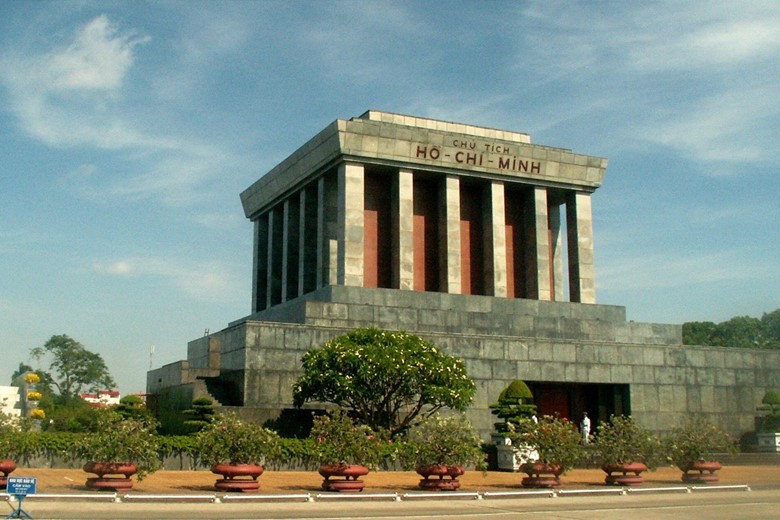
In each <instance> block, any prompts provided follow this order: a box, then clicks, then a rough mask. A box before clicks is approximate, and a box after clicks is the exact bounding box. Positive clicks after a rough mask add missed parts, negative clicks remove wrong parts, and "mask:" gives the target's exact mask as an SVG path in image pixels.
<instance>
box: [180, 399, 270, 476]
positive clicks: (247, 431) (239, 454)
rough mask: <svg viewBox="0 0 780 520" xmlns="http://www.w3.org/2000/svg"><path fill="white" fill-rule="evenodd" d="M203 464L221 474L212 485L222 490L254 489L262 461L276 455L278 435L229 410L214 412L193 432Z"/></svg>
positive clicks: (262, 469)
mask: <svg viewBox="0 0 780 520" xmlns="http://www.w3.org/2000/svg"><path fill="white" fill-rule="evenodd" d="M195 446H196V451H197V454H198V456H199V457H200V460H201V462H202V463H203V464H205V465H206V466H208V467H210V468H211V472H212V473H215V474H217V475H222V478H221V479H218V480H217V481H216V482H215V483H214V487H215V488H217V489H219V490H222V491H256V490H257V489H259V487H260V483H259V482H258V481H257V478H258V477H259V476H260V475H262V474H263V471H264V468H263V464H265V463H266V461H268V460H271V459H274V458H275V457H277V456H278V454H279V450H280V446H279V436H278V435H277V434H276V433H275V432H272V431H271V430H267V429H265V428H263V427H262V426H260V425H259V424H257V423H253V422H250V421H244V420H241V419H239V418H238V416H236V415H235V414H233V413H227V414H224V415H218V416H216V417H214V419H213V420H212V422H210V423H208V424H206V425H205V426H204V427H203V429H202V430H201V431H199V432H198V433H197V434H196V435H195Z"/></svg>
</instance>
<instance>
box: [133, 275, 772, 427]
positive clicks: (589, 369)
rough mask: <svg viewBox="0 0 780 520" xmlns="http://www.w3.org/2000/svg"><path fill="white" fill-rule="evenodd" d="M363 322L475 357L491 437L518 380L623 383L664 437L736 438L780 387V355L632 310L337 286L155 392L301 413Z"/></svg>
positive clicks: (162, 381)
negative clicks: (631, 316) (710, 427)
mask: <svg viewBox="0 0 780 520" xmlns="http://www.w3.org/2000/svg"><path fill="white" fill-rule="evenodd" d="M363 326H377V327H383V328H388V329H404V330H409V331H413V332H416V333H418V334H420V335H421V336H423V337H424V338H426V339H428V340H430V341H433V342H434V343H435V344H436V345H438V346H439V347H440V348H442V349H443V350H444V351H446V352H447V353H449V354H452V355H455V356H458V357H460V358H462V359H464V360H465V362H466V367H467V370H468V372H469V374H470V375H471V377H472V378H473V379H474V380H475V382H476V384H477V389H478V390H477V395H476V398H475V401H474V404H473V406H472V408H471V409H470V411H469V414H470V416H471V418H472V420H473V421H474V422H475V424H476V425H478V427H479V428H480V431H481V432H482V434H483V435H484V436H485V437H486V438H487V435H489V432H490V429H491V425H492V422H493V416H492V415H491V414H490V410H489V408H488V406H489V405H490V403H492V402H494V401H495V400H496V398H497V397H498V394H499V393H500V392H501V390H502V389H503V388H504V387H505V386H506V385H508V384H509V383H510V382H511V381H512V380H514V379H518V378H519V379H523V380H525V381H527V382H529V383H531V384H533V383H548V384H549V383H555V384H569V385H571V384H588V385H593V384H600V385H624V386H625V387H627V388H628V396H627V397H628V410H624V411H630V413H631V414H632V415H633V416H634V417H635V418H636V419H637V420H638V421H639V422H640V423H641V424H643V425H645V426H646V427H648V428H650V429H652V430H654V431H658V432H664V431H668V430H670V429H671V428H673V427H674V426H675V425H678V424H680V423H681V422H682V421H683V420H684V419H685V418H686V417H687V416H688V415H689V414H694V413H696V414H705V415H706V416H707V417H708V418H710V419H711V420H713V421H716V422H717V423H718V424H720V425H722V426H723V427H724V428H726V429H727V430H729V431H730V432H732V433H734V434H735V435H740V434H742V433H744V432H749V431H752V430H753V426H754V418H755V415H756V413H755V410H756V406H757V404H758V403H759V402H760V400H761V397H762V396H763V394H764V392H765V391H766V390H767V389H770V388H777V387H778V386H780V373H778V371H777V369H776V367H777V366H779V364H780V352H775V351H768V350H735V349H728V348H714V347H695V346H685V347H683V346H682V345H681V344H680V333H681V331H680V326H677V325H661V324H650V323H635V322H630V321H626V319H625V309H624V308H623V307H617V306H605V305H584V304H577V303H565V302H544V301H532V300H509V299H500V298H492V297H485V296H466V295H450V294H443V293H417V292H411V291H400V290H392V289H365V288H357V287H338V286H333V287H326V288H323V289H321V290H319V291H316V292H314V293H312V294H310V295H307V296H305V297H302V298H299V299H296V300H294V301H290V302H287V303H286V304H283V305H279V306H276V307H274V308H272V309H268V310H266V311H263V312H260V313H257V314H255V315H252V316H249V317H248V318H247V319H244V320H240V321H237V322H234V323H232V324H230V326H229V327H228V328H226V329H225V330H222V331H220V332H217V333H215V334H212V335H210V336H208V337H204V338H200V339H198V340H195V341H193V342H191V343H190V344H189V348H188V359H187V361H186V362H181V363H180V364H174V365H169V366H167V367H163V368H161V369H158V370H155V371H152V372H150V373H149V379H148V391H149V392H150V393H153V394H164V393H166V392H169V393H171V392H173V391H174V389H177V388H178V389H179V391H180V392H181V391H182V389H185V388H188V389H190V390H189V393H188V392H185V394H187V395H188V396H191V395H195V394H198V391H200V394H198V395H205V394H204V392H205V391H206V389H207V385H206V384H204V382H205V381H208V380H209V378H214V381H219V383H215V384H218V385H219V387H220V389H221V390H220V391H221V394H219V393H218V394H219V395H229V394H231V393H232V394H233V395H237V396H238V395H240V396H241V398H240V401H228V402H227V403H223V404H228V405H236V406H243V407H246V408H247V409H251V410H252V413H253V414H254V416H255V417H257V418H259V419H263V420H264V419H268V418H273V417H275V416H276V415H277V414H278V413H279V411H280V410H282V409H285V408H290V407H291V403H292V385H293V382H294V381H295V379H296V378H297V377H298V376H299V375H300V361H301V357H302V355H303V354H304V353H305V352H306V350H307V349H309V348H311V347H314V346H319V345H322V344H323V343H325V342H326V341H327V340H328V339H330V338H332V337H334V336H336V335H339V334H342V333H345V332H347V331H348V330H350V329H352V328H355V327H363ZM185 365H186V366H185ZM198 385H200V386H199V388H198ZM225 389H229V390H227V391H226V390H225ZM170 395H174V394H172V393H171V394H170ZM189 398H190V399H191V397H189ZM180 404H185V405H187V406H188V404H189V403H188V402H186V400H185V402H184V403H180ZM187 406H185V407H187Z"/></svg>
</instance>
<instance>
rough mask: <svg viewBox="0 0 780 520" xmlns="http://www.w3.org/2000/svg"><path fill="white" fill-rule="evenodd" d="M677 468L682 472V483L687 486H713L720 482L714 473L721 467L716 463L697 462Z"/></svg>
mask: <svg viewBox="0 0 780 520" xmlns="http://www.w3.org/2000/svg"><path fill="white" fill-rule="evenodd" d="M679 467H680V469H681V470H682V472H683V475H682V481H683V482H687V483H689V484H714V483H716V482H718V481H720V477H719V476H718V475H716V474H715V472H716V471H718V470H719V469H721V468H722V467H723V466H722V465H721V463H720V462H717V461H705V460H697V461H693V462H688V463H686V464H683V465H682V466H679Z"/></svg>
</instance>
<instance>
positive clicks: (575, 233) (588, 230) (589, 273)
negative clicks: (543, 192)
mask: <svg viewBox="0 0 780 520" xmlns="http://www.w3.org/2000/svg"><path fill="white" fill-rule="evenodd" d="M591 212H592V207H591V198H590V193H581V192H573V193H571V194H570V195H569V196H568V200H567V203H566V227H567V230H568V237H567V238H568V246H569V294H570V296H571V301H573V302H580V303H596V274H595V266H594V262H593V215H592V213H591Z"/></svg>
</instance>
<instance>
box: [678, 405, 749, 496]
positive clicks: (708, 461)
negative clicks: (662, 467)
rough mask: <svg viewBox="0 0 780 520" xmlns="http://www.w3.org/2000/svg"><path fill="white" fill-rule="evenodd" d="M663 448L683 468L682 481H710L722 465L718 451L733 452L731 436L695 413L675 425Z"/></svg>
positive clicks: (720, 452) (712, 481)
mask: <svg viewBox="0 0 780 520" xmlns="http://www.w3.org/2000/svg"><path fill="white" fill-rule="evenodd" d="M666 450H667V452H668V453H669V456H670V458H671V461H672V463H673V464H674V465H675V466H677V467H678V468H680V469H681V470H682V472H683V475H682V480H683V482H691V483H714V482H718V480H719V477H718V475H717V474H716V473H715V472H716V471H717V470H719V469H721V467H722V465H721V463H720V462H719V461H718V460H717V458H718V455H720V454H723V453H733V452H734V451H736V450H735V445H734V441H733V440H732V439H731V437H730V436H729V435H728V434H727V433H726V432H724V431H723V430H721V429H720V428H718V427H717V426H715V425H714V424H712V423H710V422H709V421H708V420H707V419H705V418H704V417H702V416H695V417H693V418H691V419H689V420H688V422H687V423H685V424H684V425H683V426H681V427H679V428H675V429H674V430H673V431H672V434H671V436H669V437H668V438H667V439H666Z"/></svg>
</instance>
